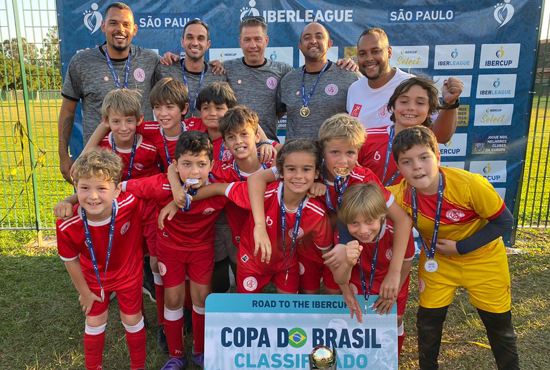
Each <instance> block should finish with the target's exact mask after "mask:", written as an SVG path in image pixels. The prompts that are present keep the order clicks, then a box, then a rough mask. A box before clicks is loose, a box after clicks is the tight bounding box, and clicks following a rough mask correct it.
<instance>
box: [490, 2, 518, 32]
mask: <svg viewBox="0 0 550 370" xmlns="http://www.w3.org/2000/svg"><path fill="white" fill-rule="evenodd" d="M510 1H512V0H504V3H497V5H495V12H494V16H495V19H496V21H497V22H498V23H499V24H500V27H502V26H504V25H505V24H506V23H508V22H510V19H512V17H513V16H514V7H513V6H512V4H510ZM500 27H499V28H500Z"/></svg>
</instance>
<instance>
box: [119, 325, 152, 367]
mask: <svg viewBox="0 0 550 370" xmlns="http://www.w3.org/2000/svg"><path fill="white" fill-rule="evenodd" d="M122 325H124V328H125V329H126V343H128V350H129V352H130V364H131V368H132V370H135V369H143V368H145V343H146V338H145V325H144V323H143V317H142V318H141V320H140V322H139V323H137V324H136V325H134V326H129V325H126V324H125V323H122Z"/></svg>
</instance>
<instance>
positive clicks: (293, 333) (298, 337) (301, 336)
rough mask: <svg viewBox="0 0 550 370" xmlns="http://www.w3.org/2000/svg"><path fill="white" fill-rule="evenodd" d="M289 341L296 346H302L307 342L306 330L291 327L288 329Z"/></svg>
mask: <svg viewBox="0 0 550 370" xmlns="http://www.w3.org/2000/svg"><path fill="white" fill-rule="evenodd" d="M288 339H289V340H288V343H289V344H290V346H292V347H294V348H301V347H303V346H304V345H305V344H306V342H307V335H306V332H305V331H303V330H302V329H300V328H294V329H290V330H289V331H288Z"/></svg>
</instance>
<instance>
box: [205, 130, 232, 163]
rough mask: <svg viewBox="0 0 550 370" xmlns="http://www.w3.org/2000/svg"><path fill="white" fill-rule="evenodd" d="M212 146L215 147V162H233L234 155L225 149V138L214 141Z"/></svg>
mask: <svg viewBox="0 0 550 370" xmlns="http://www.w3.org/2000/svg"><path fill="white" fill-rule="evenodd" d="M210 140H211V141H212V145H213V146H214V161H218V162H231V161H233V154H231V152H230V151H229V149H227V148H226V147H225V145H224V144H223V137H221V136H220V137H219V138H217V139H215V140H212V139H210Z"/></svg>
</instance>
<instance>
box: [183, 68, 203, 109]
mask: <svg viewBox="0 0 550 370" xmlns="http://www.w3.org/2000/svg"><path fill="white" fill-rule="evenodd" d="M181 70H182V71H183V83H184V84H185V87H187V91H189V83H188V81H187V74H186V73H185V59H183V61H182V63H181ZM205 70H206V68H204V67H203V68H202V72H201V79H200V80H199V86H197V92H196V93H195V98H194V99H193V105H191V95H189V109H191V116H193V117H194V116H195V108H196V105H197V97H198V96H199V92H200V90H201V85H202V80H203V78H204V71H205Z"/></svg>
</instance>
